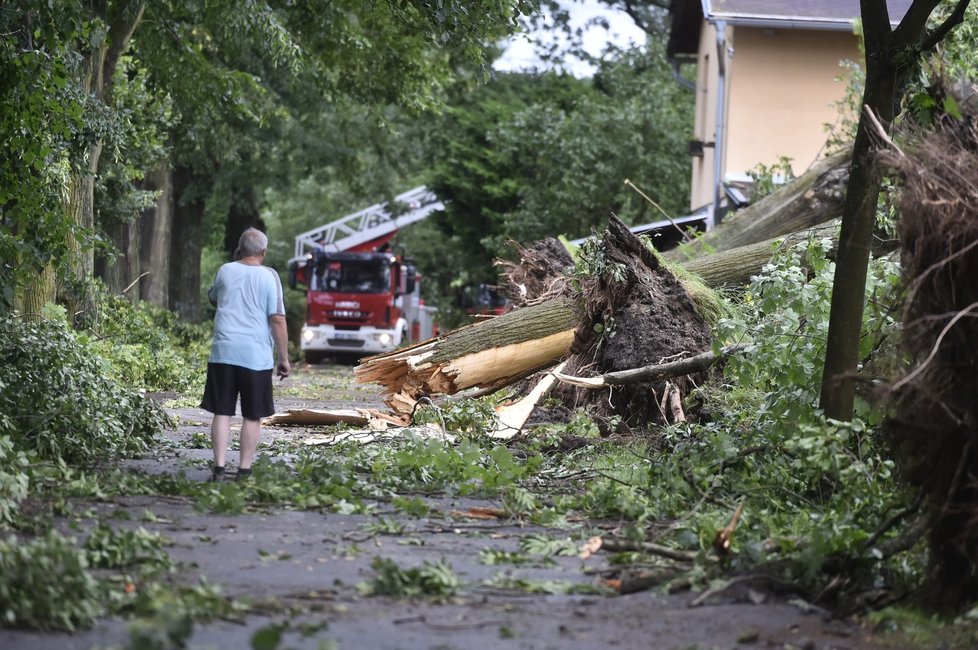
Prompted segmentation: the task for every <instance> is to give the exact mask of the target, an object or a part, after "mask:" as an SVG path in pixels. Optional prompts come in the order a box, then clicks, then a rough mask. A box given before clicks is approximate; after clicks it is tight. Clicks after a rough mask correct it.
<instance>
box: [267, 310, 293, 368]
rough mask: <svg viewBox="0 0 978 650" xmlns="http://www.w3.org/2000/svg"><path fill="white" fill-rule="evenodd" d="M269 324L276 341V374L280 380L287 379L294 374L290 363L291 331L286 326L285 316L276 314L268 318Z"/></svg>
mask: <svg viewBox="0 0 978 650" xmlns="http://www.w3.org/2000/svg"><path fill="white" fill-rule="evenodd" d="M268 322H269V324H271V326H272V339H273V340H274V341H275V352H276V357H277V359H278V360H277V361H276V362H275V373H276V374H277V375H278V376H279V378H280V379H285V378H286V377H288V376H289V375H290V374H291V373H292V365H291V364H290V363H289V330H288V328H287V327H286V325H285V316H283V315H282V314H274V315H272V316H269V317H268Z"/></svg>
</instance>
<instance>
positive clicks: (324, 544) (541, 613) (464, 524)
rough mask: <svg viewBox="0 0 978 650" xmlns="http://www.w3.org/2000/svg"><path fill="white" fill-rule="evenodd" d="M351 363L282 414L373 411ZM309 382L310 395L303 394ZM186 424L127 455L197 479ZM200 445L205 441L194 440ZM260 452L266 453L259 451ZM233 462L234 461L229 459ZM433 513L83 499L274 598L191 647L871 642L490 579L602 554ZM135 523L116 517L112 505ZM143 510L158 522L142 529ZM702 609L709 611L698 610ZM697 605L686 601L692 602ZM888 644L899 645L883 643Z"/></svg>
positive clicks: (600, 563)
mask: <svg viewBox="0 0 978 650" xmlns="http://www.w3.org/2000/svg"><path fill="white" fill-rule="evenodd" d="M351 377H352V372H351V369H350V368H349V367H342V366H341V367H330V366H325V367H321V368H313V369H311V370H310V369H306V370H303V371H300V372H299V373H298V374H297V376H296V377H295V378H294V379H289V380H286V383H283V384H282V385H280V386H279V387H278V389H277V390H278V391H279V393H280V394H279V396H278V398H277V402H278V405H279V408H280V409H282V408H287V407H295V406H306V407H310V406H312V407H324V408H335V407H341V406H344V407H349V406H369V405H376V404H377V399H376V397H375V392H376V391H375V390H374V389H373V388H371V387H358V386H355V385H353V384H352V379H351ZM302 386H306V387H309V386H312V390H310V391H306V392H303V389H302ZM173 412H174V414H175V415H177V416H178V418H179V421H180V426H179V427H178V429H177V430H175V431H172V432H170V433H169V434H168V437H169V438H170V440H171V441H172V443H173V445H172V447H171V448H168V449H166V451H165V452H164V453H161V454H160V455H159V456H158V457H154V458H146V459H142V460H139V461H136V462H134V463H133V464H134V465H135V466H138V467H140V468H141V469H144V470H147V471H152V472H181V471H182V472H185V473H186V474H187V475H188V476H190V477H191V478H195V479H198V480H204V479H205V478H206V476H207V473H208V472H207V469H206V466H205V463H204V462H203V461H204V459H206V458H207V457H208V456H209V451H208V450H206V449H200V448H193V447H192V446H189V445H188V441H190V440H192V439H193V438H194V436H195V435H196V436H197V439H198V440H199V439H200V435H207V434H208V431H209V429H208V423H209V415H208V414H207V413H205V412H204V411H201V410H199V409H193V408H179V409H173ZM296 435H302V434H301V433H300V434H296V432H295V431H294V430H287V429H266V431H265V432H264V437H263V448H266V447H267V445H268V444H269V443H270V442H272V441H274V440H275V439H276V438H282V437H284V438H289V439H294V437H295V436H296ZM197 446H198V447H199V445H197ZM266 453H267V452H266ZM235 456H236V454H235V455H232V458H234V457H235ZM427 501H428V505H429V507H430V515H431V516H428V517H424V518H411V517H406V516H403V515H400V514H399V513H398V512H396V511H395V510H394V509H393V508H389V507H386V508H385V507H383V506H381V507H379V509H378V511H377V513H376V514H374V515H344V514H335V513H322V512H315V511H309V510H277V511H269V512H263V513H253V514H243V515H215V514H207V513H201V512H198V511H196V510H195V509H194V504H193V503H192V502H191V501H190V500H182V499H180V498H175V497H165V498H164V497H153V496H138V497H125V498H117V499H112V500H109V501H100V502H92V503H91V504H85V505H88V506H89V507H94V508H96V509H97V510H98V512H99V516H98V517H96V518H94V519H93V521H94V520H101V521H103V522H106V523H110V524H111V525H113V526H135V525H141V526H143V527H145V528H147V529H148V530H150V531H152V532H159V533H162V534H164V535H166V536H167V537H168V538H169V539H171V540H172V542H173V545H172V546H170V547H169V548H168V552H169V553H170V556H171V558H172V559H173V560H175V561H176V562H177V564H178V566H180V567H181V568H180V570H179V571H178V573H177V574H176V575H175V576H174V580H178V581H184V582H185V583H187V584H195V583H197V582H198V581H199V580H200V579H201V578H202V577H203V578H205V579H206V580H207V581H208V582H209V583H211V584H213V585H218V586H219V587H220V589H221V590H222V592H223V593H225V594H227V595H230V596H233V597H237V598H242V599H247V600H250V601H259V602H263V603H268V606H269V611H268V612H263V611H261V609H260V608H259V609H258V611H252V612H248V613H245V614H243V615H241V616H240V617H235V618H234V620H218V621H215V622H210V623H197V624H196V625H195V627H194V631H193V635H192V637H191V639H190V646H189V647H193V648H250V647H252V646H251V639H252V636H253V635H254V633H255V632H256V631H258V630H260V629H262V628H265V627H266V626H269V625H272V624H281V625H282V626H283V629H284V633H283V637H282V641H281V644H280V645H279V647H280V648H310V649H314V648H341V649H344V650H346V649H360V648H364V649H378V650H380V649H385V650H386V649H390V650H395V649H396V650H412V649H417V650H422V649H423V650H435V649H449V648H458V649H465V650H475V649H482V648H485V649H490V648H491V649H497V648H498V649H510V648H511V649H517V648H519V649H530V648H532V649H540V650H542V649H550V648H553V649H561V650H563V649H572V648H581V649H585V648H586V649H591V648H626V649H631V648H635V649H638V648H665V649H680V648H701V649H706V648H740V647H744V648H747V647H759V648H785V649H787V648H811V649H828V648H839V649H855V648H873V647H884V646H881V645H877V642H876V641H874V640H873V639H872V637H871V635H870V633H869V631H868V630H866V629H864V628H862V627H859V626H857V625H855V624H853V623H850V622H844V621H834V620H831V618H829V617H827V616H826V615H825V613H824V612H818V611H812V610H810V609H808V608H805V607H804V606H801V605H798V604H793V603H792V602H790V601H788V600H786V599H780V598H778V597H775V596H774V595H772V594H768V593H764V592H763V591H757V590H754V589H746V588H744V589H730V590H727V591H724V592H722V593H720V594H718V595H717V596H716V597H713V598H707V599H705V600H704V599H702V598H699V596H701V594H698V593H689V592H686V593H679V594H672V595H662V594H656V593H653V592H640V593H634V594H630V595H617V596H611V595H600V594H587V595H547V594H538V593H527V592H525V591H518V590H513V589H503V588H498V587H491V586H487V585H486V583H487V581H489V580H490V579H491V578H494V577H498V576H499V574H500V572H507V574H508V576H509V577H512V578H515V579H525V580H527V581H532V582H533V583H535V584H547V583H551V582H552V583H560V584H581V585H594V584H595V580H596V575H597V574H598V572H599V570H600V569H602V568H607V564H606V563H607V558H606V557H604V556H603V555H602V554H600V553H599V554H596V555H594V556H592V557H590V558H588V559H586V560H582V559H580V558H578V557H559V558H556V559H557V562H556V563H555V564H552V565H549V564H548V565H540V566H524V565H520V566H506V567H500V566H498V565H486V564H484V563H483V562H481V561H480V554H481V553H482V552H483V551H485V550H486V549H494V550H499V551H510V552H515V551H517V550H518V549H519V542H520V540H521V538H523V537H524V536H526V535H530V534H545V535H550V536H556V537H559V536H562V535H565V536H566V534H567V533H566V532H561V531H559V530H549V529H545V528H540V527H536V526H528V525H521V524H519V523H518V522H514V521H505V520H488V521H482V520H472V519H468V518H465V517H460V516H455V515H454V514H453V513H458V512H461V511H466V510H468V509H470V508H472V507H473V506H487V507H493V506H497V505H498V504H495V503H491V502H487V501H479V500H472V499H458V498H447V497H446V498H434V499H428V500H427ZM119 509H125V510H128V511H129V512H130V513H132V514H133V516H132V517H131V518H130V519H129V520H126V519H124V518H119V517H118V516H117V515H116V511H117V510H119ZM146 510H149V511H151V512H153V513H154V514H155V516H156V517H155V521H152V522H145V521H137V519H138V518H137V516H136V515H137V514H138V513H142V512H145V511H146ZM380 516H383V517H387V518H391V519H397V518H399V519H400V523H401V524H403V526H404V529H403V531H402V532H400V533H399V534H396V535H383V534H367V533H365V532H364V527H365V525H366V524H369V523H370V521H371V519H375V518H376V517H380ZM376 557H381V558H386V559H390V560H394V561H395V562H396V563H397V564H398V566H417V565H420V564H422V563H424V562H432V563H433V562H438V561H440V560H444V561H445V562H447V563H448V564H450V565H451V567H452V568H453V570H454V571H455V573H456V574H457V575H458V577H459V580H460V582H461V589H460V593H459V595H457V596H455V597H452V598H450V599H447V600H443V601H434V600H428V599H409V600H405V599H392V598H387V597H376V596H364V595H361V593H360V591H359V590H358V589H357V585H358V584H359V583H361V582H363V581H365V580H367V579H369V578H370V576H371V575H373V569H372V568H371V562H372V561H373V560H374V558H376ZM700 601H702V602H700ZM694 603H695V606H694ZM277 604H290V605H300V606H302V609H303V610H304V613H302V614H300V615H297V616H289V617H286V616H284V615H282V614H280V613H278V611H279V610H278V608H277V607H276V605H277ZM129 625H130V622H128V621H124V620H103V621H101V622H100V623H99V624H98V625H96V626H95V627H94V628H93V629H91V630H88V631H84V632H81V633H77V634H74V635H68V634H48V633H36V632H22V631H10V630H0V648H2V649H10V650H13V649H25V650H27V649H30V650H34V649H37V650H42V649H43V650H68V649H89V648H96V647H98V648H107V647H110V646H121V647H124V646H125V644H126V642H127V640H128V638H129ZM885 647H895V646H885Z"/></svg>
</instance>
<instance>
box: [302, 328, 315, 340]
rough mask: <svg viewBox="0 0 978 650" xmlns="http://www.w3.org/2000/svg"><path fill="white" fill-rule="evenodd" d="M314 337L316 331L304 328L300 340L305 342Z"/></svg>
mask: <svg viewBox="0 0 978 650" xmlns="http://www.w3.org/2000/svg"><path fill="white" fill-rule="evenodd" d="M314 338H316V333H315V332H313V331H312V330H308V329H304V330H302V340H303V341H304V342H306V343H308V342H309V341H311V340H313V339H314Z"/></svg>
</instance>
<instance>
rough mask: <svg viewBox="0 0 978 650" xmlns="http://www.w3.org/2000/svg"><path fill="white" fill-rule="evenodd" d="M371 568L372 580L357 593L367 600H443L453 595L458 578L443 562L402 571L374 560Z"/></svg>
mask: <svg viewBox="0 0 978 650" xmlns="http://www.w3.org/2000/svg"><path fill="white" fill-rule="evenodd" d="M371 567H372V568H373V570H374V572H375V575H374V577H373V578H372V579H371V580H370V581H369V582H366V583H362V584H361V585H360V590H361V591H362V592H363V593H364V594H366V595H369V596H391V597H393V598H412V597H416V596H432V597H437V598H444V597H447V596H452V595H454V594H455V592H456V591H458V588H459V582H458V576H457V575H455V572H454V571H453V570H452V567H451V566H449V565H448V563H446V562H445V561H444V560H440V561H438V562H436V563H434V564H432V563H430V562H425V563H424V564H422V565H421V566H419V567H410V568H407V569H402V568H401V567H399V566H398V565H397V563H395V562H394V561H393V560H388V559H386V558H382V557H376V558H374V561H373V562H372V563H371Z"/></svg>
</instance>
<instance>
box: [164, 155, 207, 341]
mask: <svg viewBox="0 0 978 650" xmlns="http://www.w3.org/2000/svg"><path fill="white" fill-rule="evenodd" d="M192 183H193V172H192V171H191V170H190V169H188V168H179V169H177V170H176V171H175V172H174V173H173V195H174V198H175V200H174V208H173V220H172V225H173V228H172V231H171V240H170V258H171V259H173V260H179V263H177V264H171V265H170V277H169V286H170V300H169V308H170V310H171V311H174V312H176V313H177V315H178V316H180V318H181V319H183V320H187V321H191V322H196V321H197V320H199V319H200V252H201V247H202V243H201V240H202V239H203V221H204V207H205V206H204V200H203V199H202V198H201V197H199V196H197V192H196V190H195V189H194V188H193V187H192Z"/></svg>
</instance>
